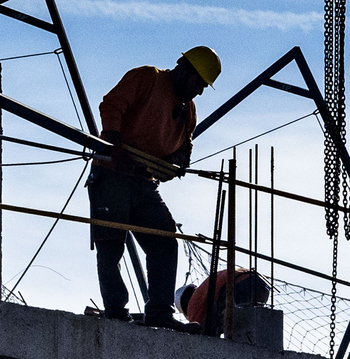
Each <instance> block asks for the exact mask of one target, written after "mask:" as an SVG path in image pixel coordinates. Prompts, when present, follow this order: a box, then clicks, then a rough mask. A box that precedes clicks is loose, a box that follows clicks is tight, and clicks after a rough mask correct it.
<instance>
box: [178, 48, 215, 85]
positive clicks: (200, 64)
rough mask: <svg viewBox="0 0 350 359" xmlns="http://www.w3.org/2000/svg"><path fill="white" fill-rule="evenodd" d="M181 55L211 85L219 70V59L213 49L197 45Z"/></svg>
mask: <svg viewBox="0 0 350 359" xmlns="http://www.w3.org/2000/svg"><path fill="white" fill-rule="evenodd" d="M182 55H183V56H184V57H186V59H187V60H188V61H189V62H190V63H191V64H192V66H193V67H194V68H195V69H196V70H197V72H198V73H199V75H200V76H201V77H202V79H203V80H204V81H205V82H206V83H207V84H208V85H210V86H211V87H213V83H214V81H215V80H216V78H217V77H218V76H219V74H220V72H221V61H220V58H219V56H218V55H217V53H216V52H215V50H213V49H210V48H209V47H206V46H197V47H194V48H192V49H190V50H188V51H186V52H182Z"/></svg>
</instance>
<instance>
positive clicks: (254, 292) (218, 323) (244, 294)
mask: <svg viewBox="0 0 350 359" xmlns="http://www.w3.org/2000/svg"><path fill="white" fill-rule="evenodd" d="M226 281H227V270H222V271H219V272H218V273H217V278H216V286H215V296H214V308H213V318H212V327H211V328H210V332H211V333H214V334H213V335H215V336H220V335H221V334H222V333H223V319H224V318H223V317H224V312H225V308H226ZM208 288H209V278H207V279H206V280H205V281H204V282H203V283H202V284H201V285H200V286H199V287H197V286H196V285H194V284H189V285H185V286H182V287H181V288H179V289H178V290H177V291H176V293H175V305H176V308H177V309H178V310H179V311H180V313H182V314H183V315H184V316H185V317H186V318H187V319H188V320H189V321H190V322H191V321H195V322H198V323H200V324H201V326H202V327H204V326H205V321H206V314H207V295H208ZM269 294H270V288H269V285H268V284H267V282H266V281H265V279H263V277H262V276H261V275H260V274H259V273H257V272H256V271H255V270H248V269H245V268H241V267H236V270H235V286H234V297H235V305H237V306H240V307H244V306H249V305H253V306H261V305H264V304H266V302H267V300H268V298H269Z"/></svg>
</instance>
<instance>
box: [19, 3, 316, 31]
mask: <svg viewBox="0 0 350 359" xmlns="http://www.w3.org/2000/svg"><path fill="white" fill-rule="evenodd" d="M35 3H36V1H33V0H32V1H28V0H27V1H23V2H22V3H21V4H20V5H19V6H20V8H18V10H20V11H23V10H22V9H23V8H26V9H27V10H28V11H30V12H34V11H42V9H43V7H42V3H41V4H40V5H41V6H39V7H36V5H35ZM57 6H58V9H59V11H60V13H63V14H64V13H66V14H72V15H79V16H87V17H96V16H98V17H110V18H114V19H127V20H132V21H153V22H163V23H164V22H174V21H180V22H184V23H188V24H217V25H226V26H246V27H249V28H259V29H266V28H277V29H280V30H283V31H287V30H297V29H301V30H304V31H308V30H312V29H314V28H315V27H322V26H323V14H322V13H317V12H307V13H299V14H298V13H294V12H290V11H286V12H276V11H262V10H254V11H249V10H244V9H238V8H234V7H232V8H225V7H219V6H202V5H192V4H187V3H185V2H183V3H180V4H170V3H167V2H161V3H159V2H158V3H152V2H151V1H131V2H125V1H124V2H121V1H113V0H59V1H57ZM39 9H40V10H39Z"/></svg>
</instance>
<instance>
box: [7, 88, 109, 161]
mask: <svg viewBox="0 0 350 359" xmlns="http://www.w3.org/2000/svg"><path fill="white" fill-rule="evenodd" d="M0 108H3V109H4V110H6V111H8V112H10V113H12V114H14V115H17V116H19V117H22V118H24V119H26V120H28V121H30V122H32V123H34V124H36V125H38V126H41V127H43V128H45V129H47V130H49V131H51V132H54V133H56V134H58V135H60V136H62V137H64V138H67V139H69V140H71V141H73V142H75V143H78V144H80V145H82V146H84V147H87V148H90V149H91V150H93V151H96V152H97V153H98V154H100V155H103V156H108V155H110V154H111V152H112V149H113V145H112V144H110V143H109V142H106V141H104V140H101V139H100V138H98V137H95V136H93V135H90V134H88V133H85V132H83V131H81V130H79V129H77V128H75V127H73V126H70V125H67V124H66V123H63V122H60V121H58V120H56V119H55V118H53V117H50V116H48V115H45V114H44V113H42V112H39V111H37V110H34V109H32V108H30V107H28V106H26V105H24V104H22V103H20V102H18V101H15V100H13V99H11V98H10V97H8V96H5V95H4V94H0Z"/></svg>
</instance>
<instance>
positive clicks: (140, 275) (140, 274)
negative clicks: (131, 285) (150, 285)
mask: <svg viewBox="0 0 350 359" xmlns="http://www.w3.org/2000/svg"><path fill="white" fill-rule="evenodd" d="M126 246H127V248H128V251H129V255H130V259H131V262H132V265H133V267H134V270H135V275H136V278H137V281H138V282H139V286H140V290H141V294H142V298H143V301H144V302H145V303H146V302H147V301H148V290H147V281H146V276H145V273H144V271H143V269H142V265H141V261H140V257H139V255H138V253H137V250H136V245H135V241H134V239H133V237H132V234H131V232H130V231H128V232H127V233H126Z"/></svg>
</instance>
